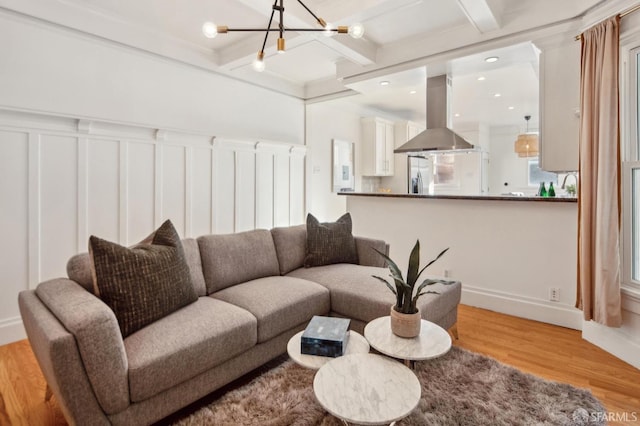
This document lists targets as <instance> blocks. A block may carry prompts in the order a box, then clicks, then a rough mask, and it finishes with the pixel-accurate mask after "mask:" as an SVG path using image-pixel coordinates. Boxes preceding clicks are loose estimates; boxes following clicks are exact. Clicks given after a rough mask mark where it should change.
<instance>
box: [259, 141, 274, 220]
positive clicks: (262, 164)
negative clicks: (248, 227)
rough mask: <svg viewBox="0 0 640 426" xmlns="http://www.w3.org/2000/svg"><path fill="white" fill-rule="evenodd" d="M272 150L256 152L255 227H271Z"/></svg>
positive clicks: (261, 148) (272, 202)
mask: <svg viewBox="0 0 640 426" xmlns="http://www.w3.org/2000/svg"><path fill="white" fill-rule="evenodd" d="M273 205H274V200H273V152H269V151H265V149H264V148H263V147H261V146H258V151H257V153H256V228H262V229H270V228H273Z"/></svg>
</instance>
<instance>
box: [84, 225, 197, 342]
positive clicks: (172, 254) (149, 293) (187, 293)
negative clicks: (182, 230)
mask: <svg viewBox="0 0 640 426" xmlns="http://www.w3.org/2000/svg"><path fill="white" fill-rule="evenodd" d="M89 254H90V258H91V273H92V276H93V285H94V292H95V294H96V295H97V296H98V297H100V298H101V299H102V300H103V301H104V302H105V303H106V304H107V305H108V306H109V307H110V308H111V309H112V310H113V312H114V313H115V315H116V318H117V319H118V324H119V325H120V331H121V332H122V337H127V336H128V335H130V334H132V333H134V332H135V331H137V330H139V329H141V328H142V327H144V326H146V325H148V324H150V323H152V322H154V321H157V320H159V319H160V318H162V317H164V316H166V315H168V314H170V313H171V312H174V311H176V310H178V309H180V308H181V307H183V306H185V305H188V304H189V303H192V302H195V301H196V300H198V296H197V295H196V293H195V290H194V288H193V285H192V283H191V275H190V274H189V267H188V265H187V262H186V260H185V255H184V251H183V248H182V243H181V242H180V237H179V236H178V233H177V232H176V230H175V228H174V227H173V225H172V224H171V222H170V221H168V220H167V221H166V222H165V223H163V224H162V226H160V228H158V230H157V231H156V232H155V233H154V234H152V238H151V240H150V244H149V243H147V240H146V239H145V242H144V243H142V244H139V245H137V246H134V247H131V248H128V247H123V246H121V245H118V244H115V243H112V242H109V241H106V240H103V239H101V238H98V237H95V236H93V235H92V236H91V237H90V238H89Z"/></svg>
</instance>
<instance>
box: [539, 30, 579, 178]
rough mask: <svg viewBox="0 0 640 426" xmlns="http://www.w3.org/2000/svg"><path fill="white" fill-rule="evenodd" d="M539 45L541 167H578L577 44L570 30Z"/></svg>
mask: <svg viewBox="0 0 640 426" xmlns="http://www.w3.org/2000/svg"><path fill="white" fill-rule="evenodd" d="M536 45H537V46H538V47H539V48H540V50H541V53H540V168H542V169H543V170H547V171H551V172H563V171H573V170H578V150H579V140H578V138H579V133H580V114H579V111H580V110H579V107H580V43H577V42H575V41H574V40H573V33H571V34H570V35H568V36H566V35H565V36H562V37H556V38H553V39H551V40H544V41H542V42H536Z"/></svg>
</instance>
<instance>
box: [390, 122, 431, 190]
mask: <svg viewBox="0 0 640 426" xmlns="http://www.w3.org/2000/svg"><path fill="white" fill-rule="evenodd" d="M424 129H425V126H424V125H423V124H420V123H416V122H413V121H396V122H395V124H394V136H395V137H394V145H395V147H396V148H398V147H399V146H401V145H404V144H405V143H406V142H407V141H408V140H409V139H412V138H413V137H415V136H416V135H417V134H418V133H420V132H422V131H424ZM393 157H394V158H393V160H394V161H393V162H394V174H393V176H389V177H383V178H382V179H381V181H380V186H381V187H382V188H388V189H391V192H394V193H401V194H402V193H406V192H407V188H408V186H407V185H408V178H409V177H408V176H409V174H408V170H407V154H406V153H403V154H394V155H393Z"/></svg>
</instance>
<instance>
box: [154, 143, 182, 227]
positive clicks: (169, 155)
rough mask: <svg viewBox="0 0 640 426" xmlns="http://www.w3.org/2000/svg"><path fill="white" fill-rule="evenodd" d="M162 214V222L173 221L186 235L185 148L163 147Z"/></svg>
mask: <svg viewBox="0 0 640 426" xmlns="http://www.w3.org/2000/svg"><path fill="white" fill-rule="evenodd" d="M161 150H162V172H161V173H162V212H161V214H160V216H161V219H160V221H161V222H164V221H165V220H167V219H171V222H172V223H173V226H175V228H176V231H178V233H179V234H180V235H186V226H185V225H186V223H185V209H186V189H187V186H186V174H187V164H186V153H185V147H184V146H173V145H164V144H163V145H161Z"/></svg>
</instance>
